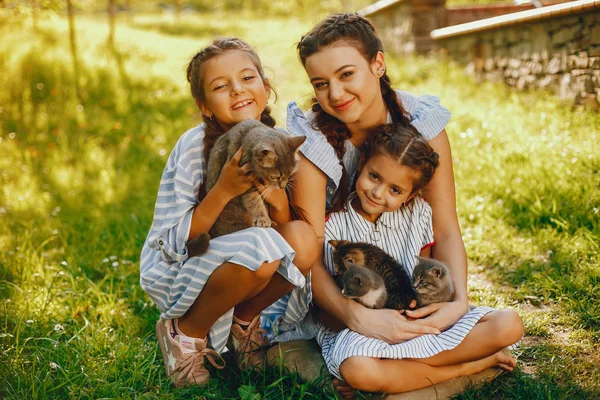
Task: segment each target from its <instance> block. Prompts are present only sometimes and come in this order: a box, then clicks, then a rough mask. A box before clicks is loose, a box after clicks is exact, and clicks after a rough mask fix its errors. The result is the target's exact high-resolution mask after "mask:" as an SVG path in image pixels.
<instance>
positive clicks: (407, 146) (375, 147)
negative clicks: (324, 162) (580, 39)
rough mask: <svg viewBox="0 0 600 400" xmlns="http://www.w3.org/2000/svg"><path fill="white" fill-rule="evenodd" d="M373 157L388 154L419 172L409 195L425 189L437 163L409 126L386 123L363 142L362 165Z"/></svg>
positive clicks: (426, 146)
mask: <svg viewBox="0 0 600 400" xmlns="http://www.w3.org/2000/svg"><path fill="white" fill-rule="evenodd" d="M377 154H385V155H388V156H390V157H392V158H394V159H395V160H396V161H397V162H398V164H400V165H403V166H405V167H408V168H410V169H412V170H414V171H418V172H419V175H418V179H416V180H415V181H414V182H413V190H412V192H411V195H412V194H415V193H419V192H420V191H421V190H422V189H423V188H424V187H425V186H427V184H428V183H429V181H431V178H432V177H433V174H434V173H435V170H436V168H437V167H438V165H439V164H440V162H439V155H438V153H436V152H435V151H433V148H432V147H431V146H430V145H429V142H428V141H427V139H425V138H424V137H423V136H422V135H421V134H420V133H419V131H417V129H416V128H415V127H414V126H412V125H411V124H404V123H397V124H387V125H383V126H381V127H379V128H377V129H376V130H374V131H373V132H372V133H371V135H370V137H369V139H368V140H367V142H366V143H365V148H364V152H363V155H364V162H365V163H366V162H367V161H368V160H369V159H370V158H371V157H373V156H375V155H377Z"/></svg>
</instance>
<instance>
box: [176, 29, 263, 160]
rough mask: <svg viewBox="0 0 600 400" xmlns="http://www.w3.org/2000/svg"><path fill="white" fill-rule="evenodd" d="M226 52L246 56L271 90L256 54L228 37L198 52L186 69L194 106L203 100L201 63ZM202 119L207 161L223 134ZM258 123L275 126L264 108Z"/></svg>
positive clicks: (214, 124) (238, 41)
mask: <svg viewBox="0 0 600 400" xmlns="http://www.w3.org/2000/svg"><path fill="white" fill-rule="evenodd" d="M228 50H241V51H243V52H245V53H246V54H248V57H250V60H251V61H252V63H253V64H254V66H255V67H256V69H257V70H258V73H259V74H260V78H261V79H262V81H263V83H264V84H265V85H267V86H268V87H269V89H271V90H272V91H274V90H273V87H272V86H271V84H270V83H269V81H268V79H267V78H266V76H265V72H264V70H263V67H262V64H261V62H260V58H258V54H256V51H254V49H253V48H252V47H251V46H250V45H249V44H248V43H246V42H244V41H243V40H241V39H238V38H234V37H230V38H219V39H215V40H214V41H213V42H212V43H211V44H210V45H208V46H207V47H205V48H204V49H202V50H200V51H199V52H198V53H196V54H195V55H194V57H192V60H191V61H190V63H189V64H188V67H187V80H188V82H189V83H190V90H191V92H192V96H193V97H194V99H195V100H196V104H198V103H200V102H203V101H204V100H205V93H204V84H203V82H202V77H201V76H200V67H201V66H202V64H203V63H205V62H206V61H208V60H210V59H211V58H213V57H216V56H218V55H221V54H223V53H225V52H226V51H228ZM202 119H203V120H204V123H205V124H206V128H205V130H204V142H203V143H204V153H203V155H204V159H205V160H208V154H209V153H210V149H212V147H213V145H214V144H215V142H216V141H217V138H218V137H219V136H220V135H221V134H222V133H223V128H221V125H219V123H218V122H217V121H216V120H215V119H214V117H213V118H209V117H207V116H206V115H204V114H202ZM260 122H262V123H263V124H265V125H268V126H270V127H271V128H272V127H274V126H275V119H273V117H272V116H271V109H270V107H268V106H267V107H265V110H264V111H263V112H262V114H261V115H260Z"/></svg>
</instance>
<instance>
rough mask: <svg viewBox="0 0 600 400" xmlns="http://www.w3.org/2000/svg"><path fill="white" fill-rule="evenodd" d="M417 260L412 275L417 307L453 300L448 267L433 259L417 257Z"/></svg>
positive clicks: (452, 285) (452, 284)
mask: <svg viewBox="0 0 600 400" xmlns="http://www.w3.org/2000/svg"><path fill="white" fill-rule="evenodd" d="M417 260H418V261H419V262H418V263H417V265H416V266H415V268H414V269H413V274H412V276H413V285H414V288H415V291H416V293H417V299H416V300H417V307H418V308H420V307H425V306H427V305H429V304H432V303H443V302H449V301H452V300H454V293H455V291H454V283H453V282H452V277H451V276H450V271H449V270H448V267H446V265H445V264H444V263H443V262H441V261H439V260H435V259H433V258H425V257H417Z"/></svg>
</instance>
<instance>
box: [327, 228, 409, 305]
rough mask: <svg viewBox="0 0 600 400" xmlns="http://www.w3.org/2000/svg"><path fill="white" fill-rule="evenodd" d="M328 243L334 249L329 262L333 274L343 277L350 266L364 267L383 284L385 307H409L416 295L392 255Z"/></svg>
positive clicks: (344, 242)
mask: <svg viewBox="0 0 600 400" xmlns="http://www.w3.org/2000/svg"><path fill="white" fill-rule="evenodd" d="M329 244H330V245H331V246H332V247H333V248H334V252H333V262H334V264H335V267H336V269H337V271H336V273H337V274H341V275H345V274H346V272H347V271H348V269H349V268H350V266H351V265H359V266H361V267H365V268H367V269H369V270H371V271H373V272H375V273H376V274H378V275H379V276H380V277H381V279H382V280H383V282H384V286H385V290H386V293H387V299H386V300H385V303H384V307H385V308H392V309H395V310H404V309H408V308H409V306H410V303H411V302H412V301H413V300H414V299H415V298H416V293H415V290H414V288H413V285H412V281H411V279H410V275H409V274H408V272H407V270H406V269H405V268H404V267H403V266H402V265H401V264H400V263H398V262H396V260H394V258H393V257H392V256H390V255H389V254H387V253H386V252H385V251H383V250H381V249H380V248H379V247H377V246H374V245H372V244H368V243H362V242H349V241H347V240H330V241H329ZM353 271H354V269H353ZM347 279H350V277H348V278H347ZM342 280H344V278H342Z"/></svg>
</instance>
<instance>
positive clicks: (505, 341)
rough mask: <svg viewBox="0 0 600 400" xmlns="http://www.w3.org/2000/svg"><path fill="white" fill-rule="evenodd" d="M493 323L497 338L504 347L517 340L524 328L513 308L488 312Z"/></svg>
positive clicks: (521, 335)
mask: <svg viewBox="0 0 600 400" xmlns="http://www.w3.org/2000/svg"><path fill="white" fill-rule="evenodd" d="M490 317H492V318H491V321H492V322H493V324H494V332H496V338H497V340H498V341H499V342H500V343H501V345H503V346H504V347H506V346H510V345H511V344H514V343H516V342H518V341H519V340H520V339H521V337H523V332H524V330H525V328H524V326H523V320H521V317H520V316H519V314H517V312H516V311H515V310H511V309H509V308H507V309H502V310H497V311H494V312H493V313H491V314H490Z"/></svg>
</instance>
